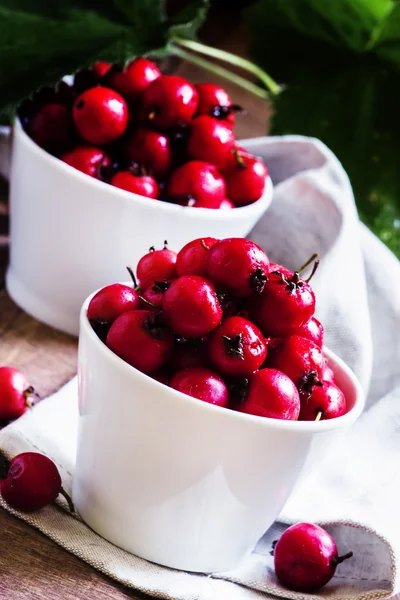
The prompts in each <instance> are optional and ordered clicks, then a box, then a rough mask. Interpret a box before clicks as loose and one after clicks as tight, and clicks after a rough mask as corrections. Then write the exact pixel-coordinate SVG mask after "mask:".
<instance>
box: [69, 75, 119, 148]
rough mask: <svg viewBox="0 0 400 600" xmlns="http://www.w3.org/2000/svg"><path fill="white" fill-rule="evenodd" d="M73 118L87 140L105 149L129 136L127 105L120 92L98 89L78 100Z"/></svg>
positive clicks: (88, 91) (80, 132)
mask: <svg viewBox="0 0 400 600" xmlns="http://www.w3.org/2000/svg"><path fill="white" fill-rule="evenodd" d="M72 116H73V119H74V122H75V125H76V128H77V130H78V131H79V134H80V135H81V136H82V137H83V139H84V140H86V141H87V142H89V143H90V144H99V145H103V144H109V143H110V142H112V141H114V140H116V139H117V138H119V137H120V136H121V135H122V134H123V133H124V132H125V130H126V127H127V125H128V116H129V115H128V107H127V105H126V102H125V100H124V99H123V97H122V96H121V95H120V94H118V92H115V91H114V90H111V89H109V88H105V87H102V86H97V87H94V88H91V89H89V90H86V91H85V92H83V94H81V95H80V96H78V98H77V99H76V100H75V103H74V107H73V111H72Z"/></svg>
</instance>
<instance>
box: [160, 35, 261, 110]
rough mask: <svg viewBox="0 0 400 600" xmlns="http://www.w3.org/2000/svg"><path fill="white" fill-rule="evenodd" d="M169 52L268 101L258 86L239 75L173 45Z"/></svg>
mask: <svg viewBox="0 0 400 600" xmlns="http://www.w3.org/2000/svg"><path fill="white" fill-rule="evenodd" d="M171 52H172V53H173V54H175V55H176V56H179V57H180V58H182V59H184V60H187V61H188V62H190V63H192V64H194V65H196V66H197V67H200V68H202V69H205V70H206V71H210V72H213V73H215V74H216V75H218V76H219V77H222V78H223V79H227V80H228V81H231V82H232V83H234V84H236V85H237V86H238V87H241V88H243V89H244V90H247V91H248V92H250V93H251V94H253V95H254V96H258V97H259V98H262V99H263V100H267V99H268V92H267V91H266V90H263V89H262V88H260V87H259V86H258V85H255V84H254V83H251V82H250V81H247V79H245V78H244V77H241V76H240V75H235V74H234V73H232V72H231V71H229V70H228V69H224V67H220V66H218V65H216V64H214V63H213V62H211V61H209V60H206V59H204V58H200V57H198V56H194V55H193V54H192V53H191V52H186V51H185V50H183V48H179V47H178V46H175V45H172V46H171Z"/></svg>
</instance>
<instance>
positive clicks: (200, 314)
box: [163, 275, 222, 338]
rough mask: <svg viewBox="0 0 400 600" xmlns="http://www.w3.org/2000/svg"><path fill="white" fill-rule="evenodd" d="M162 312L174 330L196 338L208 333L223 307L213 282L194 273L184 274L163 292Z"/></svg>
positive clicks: (220, 314) (220, 315)
mask: <svg viewBox="0 0 400 600" xmlns="http://www.w3.org/2000/svg"><path fill="white" fill-rule="evenodd" d="M163 316H164V318H165V319H166V322H167V323H168V324H169V326H170V327H171V329H173V331H174V332H175V333H177V334H178V335H183V336H185V337H189V338H195V337H202V336H203V335H207V334H209V333H210V331H212V330H213V329H215V328H216V327H217V325H219V324H220V322H221V319H222V308H221V305H220V303H219V300H218V298H217V294H216V292H215V288H214V286H213V285H212V283H210V282H209V281H207V280H206V279H203V278H202V277H197V276H196V275H184V276H183V277H179V279H176V280H175V281H173V282H172V284H171V286H170V287H169V288H168V290H167V291H166V292H165V294H164V302H163Z"/></svg>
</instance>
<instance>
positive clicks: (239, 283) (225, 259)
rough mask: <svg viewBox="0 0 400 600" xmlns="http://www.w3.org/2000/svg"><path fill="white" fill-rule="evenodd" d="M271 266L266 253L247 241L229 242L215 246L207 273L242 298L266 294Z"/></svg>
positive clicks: (224, 241) (210, 256)
mask: <svg viewBox="0 0 400 600" xmlns="http://www.w3.org/2000/svg"><path fill="white" fill-rule="evenodd" d="M268 266H269V260H268V257H267V255H266V254H265V252H264V250H263V249H262V248H260V246H258V245H257V244H255V243H254V242H251V241H250V240H246V239H244V238H225V239H223V240H221V241H220V242H218V243H217V244H214V246H213V247H212V248H211V249H210V251H209V253H208V262H207V269H208V275H209V278H210V279H211V281H212V282H213V283H214V284H215V285H216V286H221V287H222V288H226V289H227V290H229V291H230V292H231V293H232V294H234V295H235V296H239V297H246V296H251V295H252V294H259V293H261V292H262V290H263V289H264V286H265V283H266V281H267V275H268Z"/></svg>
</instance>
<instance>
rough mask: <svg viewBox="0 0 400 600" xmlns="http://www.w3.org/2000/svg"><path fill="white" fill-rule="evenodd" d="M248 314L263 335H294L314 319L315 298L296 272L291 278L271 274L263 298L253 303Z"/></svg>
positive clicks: (258, 298) (254, 300)
mask: <svg viewBox="0 0 400 600" xmlns="http://www.w3.org/2000/svg"><path fill="white" fill-rule="evenodd" d="M249 311H250V315H251V318H252V320H254V322H255V323H257V325H258V326H259V327H260V329H261V331H262V332H263V334H264V335H266V336H271V337H284V336H287V335H294V334H296V333H297V330H298V328H299V327H301V326H302V325H304V323H306V322H307V321H308V320H309V319H311V317H312V316H313V314H314V311H315V294H314V292H313V290H312V288H311V286H310V285H309V283H307V281H305V280H304V279H302V278H301V277H300V275H299V274H298V273H297V272H294V273H292V274H291V275H290V276H289V275H287V274H286V273H285V272H282V271H280V270H279V271H272V272H271V271H270V272H269V274H268V282H267V283H266V284H265V287H264V290H263V292H262V294H261V295H260V296H259V297H257V298H254V299H253V300H252V301H251V302H250V304H249Z"/></svg>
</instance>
